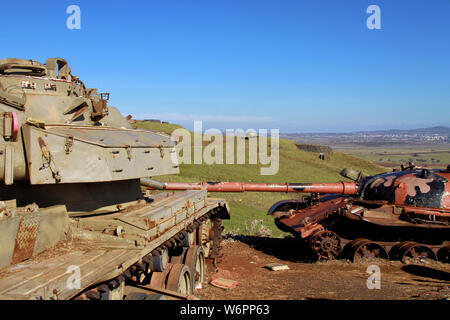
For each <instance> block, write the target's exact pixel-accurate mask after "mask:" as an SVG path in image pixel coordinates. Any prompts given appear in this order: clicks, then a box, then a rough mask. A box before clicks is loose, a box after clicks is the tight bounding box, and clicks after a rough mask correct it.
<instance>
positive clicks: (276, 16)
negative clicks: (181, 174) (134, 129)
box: [0, 0, 450, 132]
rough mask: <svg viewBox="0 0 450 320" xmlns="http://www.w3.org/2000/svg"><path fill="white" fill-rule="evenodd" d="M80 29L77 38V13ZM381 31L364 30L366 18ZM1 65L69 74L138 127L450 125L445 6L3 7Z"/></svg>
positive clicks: (355, 2) (282, 0)
mask: <svg viewBox="0 0 450 320" xmlns="http://www.w3.org/2000/svg"><path fill="white" fill-rule="evenodd" d="M72 4H75V5H78V6H79V7H80V9H81V29H80V30H69V29H68V28H67V27H66V20H67V18H68V17H69V14H67V13H66V9H67V7H68V6H69V5H72ZM371 4H375V5H378V6H379V7H380V9H381V30H369V29H368V28H367V26H366V20H367V18H368V17H369V16H370V14H368V13H366V9H367V7H368V6H369V5H371ZM0 37H1V56H0V58H10V57H16V58H25V59H35V60H38V61H41V62H45V60H46V59H47V58H48V57H61V58H64V59H66V60H68V61H69V64H70V66H71V68H72V73H73V74H75V75H78V76H79V77H80V78H81V80H83V81H84V82H85V84H86V85H87V87H97V88H99V90H100V92H111V100H110V105H114V106H117V107H118V108H119V109H120V110H121V111H122V113H124V114H125V115H126V114H133V115H134V117H135V118H138V119H139V118H157V119H161V120H167V121H170V122H175V123H180V124H182V125H185V126H187V127H189V128H192V127H193V120H203V121H204V124H203V125H204V128H205V129H206V128H211V127H215V128H219V129H225V128H230V129H233V128H244V129H247V128H255V129H258V128H267V129H270V128H279V129H280V131H281V132H329V131H338V132H342V131H354V130H371V129H391V128H400V129H404V128H419V127H427V126H435V125H450V0H433V1H411V0H410V1H402V0H389V1H381V0H370V1H365V0H345V1H335V0H330V1H320V0H316V1H313V0H307V1H301V0H291V1H286V0H151V1H113V0H109V1H75V0H73V1H65V0H58V1H8V2H6V3H2V16H1V18H0Z"/></svg>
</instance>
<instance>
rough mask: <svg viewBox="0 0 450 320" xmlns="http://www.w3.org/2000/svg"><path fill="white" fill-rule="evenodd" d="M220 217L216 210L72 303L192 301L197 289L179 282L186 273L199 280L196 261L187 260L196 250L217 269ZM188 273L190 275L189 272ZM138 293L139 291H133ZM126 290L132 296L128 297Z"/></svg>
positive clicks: (91, 288) (89, 289) (220, 233)
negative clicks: (167, 298) (178, 284)
mask: <svg viewBox="0 0 450 320" xmlns="http://www.w3.org/2000/svg"><path fill="white" fill-rule="evenodd" d="M219 216H220V212H218V211H217V210H216V209H213V210H211V211H209V212H207V213H206V214H204V215H203V216H201V217H200V218H198V219H197V220H195V221H193V222H192V223H191V224H190V225H189V226H187V227H186V228H185V229H184V230H182V231H180V232H179V233H177V234H176V235H174V236H173V237H172V238H170V239H169V240H167V241H166V242H164V243H163V244H162V245H160V246H159V247H157V248H155V249H154V250H152V251H151V252H150V253H149V254H147V255H146V256H144V257H142V259H141V260H140V261H138V262H136V263H135V264H134V265H132V266H131V267H130V268H128V269H127V270H125V271H124V272H123V273H122V274H121V275H119V276H117V277H115V278H114V279H110V280H109V281H106V282H103V283H99V284H96V285H95V286H92V287H90V288H87V289H85V290H84V291H83V292H81V293H80V294H78V295H77V296H75V297H74V298H73V299H75V300H121V299H123V298H125V299H126V300H161V299H162V300H164V299H166V296H170V297H171V298H175V299H186V298H190V297H191V296H192V294H194V293H195V286H190V287H189V288H186V287H184V288H178V287H177V282H179V281H181V280H182V279H181V278H182V276H183V272H184V276H185V275H186V273H187V274H189V276H188V277H189V278H190V279H192V278H195V276H196V270H195V266H193V263H194V262H195V261H192V259H190V260H189V259H188V258H187V255H188V254H189V252H190V250H193V249H196V250H197V251H200V252H203V254H204V259H205V260H206V261H209V262H210V263H211V264H212V265H214V266H215V264H216V259H218V258H220V257H221V246H220V243H221V241H222V231H223V226H222V219H221V218H219ZM205 229H206V230H205ZM194 260H195V259H194ZM186 269H188V270H189V272H186ZM205 270H206V268H205ZM203 272H205V271H203ZM197 273H198V270H197ZM197 278H198V275H197ZM180 279H181V280H180ZM202 279H203V276H202V278H201V280H202ZM201 280H200V283H201ZM192 283H194V281H192ZM136 289H137V290H139V289H140V290H139V291H138V292H136V291H133V290H136ZM127 290H128V291H129V293H125V292H126V291H127ZM145 292H146V293H145Z"/></svg>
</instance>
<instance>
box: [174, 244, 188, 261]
mask: <svg viewBox="0 0 450 320" xmlns="http://www.w3.org/2000/svg"><path fill="white" fill-rule="evenodd" d="M188 250H189V248H187V247H177V248H176V250H174V251H173V252H172V254H171V255H170V263H172V264H174V263H184V258H185V257H186V252H187V251H188Z"/></svg>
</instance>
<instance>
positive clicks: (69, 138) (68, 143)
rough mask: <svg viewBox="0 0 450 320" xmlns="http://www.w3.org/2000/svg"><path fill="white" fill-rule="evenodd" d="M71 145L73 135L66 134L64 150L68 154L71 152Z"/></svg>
mask: <svg viewBox="0 0 450 320" xmlns="http://www.w3.org/2000/svg"><path fill="white" fill-rule="evenodd" d="M72 147H73V136H67V137H66V139H65V140H64V150H65V151H66V154H69V153H71V152H72Z"/></svg>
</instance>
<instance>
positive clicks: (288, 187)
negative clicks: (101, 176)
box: [145, 181, 358, 195]
mask: <svg viewBox="0 0 450 320" xmlns="http://www.w3.org/2000/svg"><path fill="white" fill-rule="evenodd" d="M154 184H155V186H152V185H149V184H145V186H146V187H147V188H148V189H157V190H201V189H206V190H207V191H209V192H247V191H253V192H305V193H337V194H347V195H351V194H356V193H357V192H358V186H357V184H356V183H354V182H344V181H341V182H333V183H284V184H273V183H246V182H201V183H185V182H159V183H154Z"/></svg>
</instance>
